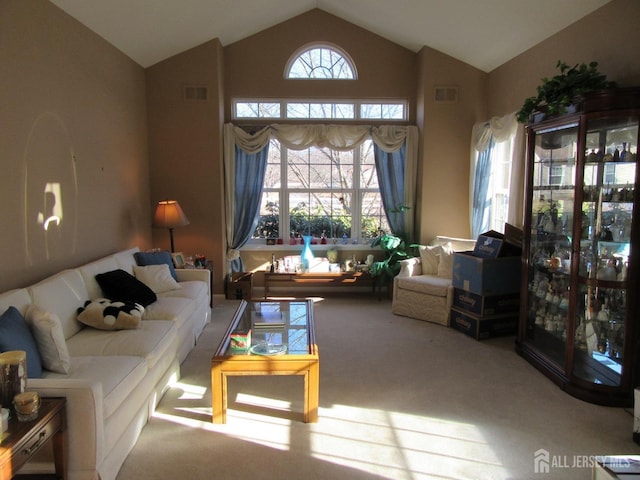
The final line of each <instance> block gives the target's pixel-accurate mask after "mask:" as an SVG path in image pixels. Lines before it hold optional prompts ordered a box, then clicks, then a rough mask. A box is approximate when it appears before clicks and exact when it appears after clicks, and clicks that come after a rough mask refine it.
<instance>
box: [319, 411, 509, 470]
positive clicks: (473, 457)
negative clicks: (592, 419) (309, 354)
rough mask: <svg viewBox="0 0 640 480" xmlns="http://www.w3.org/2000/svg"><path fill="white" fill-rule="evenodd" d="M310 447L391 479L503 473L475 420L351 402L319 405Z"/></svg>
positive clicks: (331, 459)
mask: <svg viewBox="0 0 640 480" xmlns="http://www.w3.org/2000/svg"><path fill="white" fill-rule="evenodd" d="M334 432H340V433H339V434H336V433H334ZM312 451H313V454H312V455H313V456H314V457H315V458H318V459H321V460H323V461H326V462H331V463H334V464H337V465H341V466H345V467H349V468H353V469H358V470H361V471H364V472H368V473H371V474H375V475H379V476H382V477H385V478H390V479H391V478H392V479H402V478H408V479H415V478H421V477H423V476H424V477H430V478H432V477H431V476H437V477H438V478H452V479H454V478H456V479H457V478H487V479H490V478H505V475H507V472H506V469H505V468H504V466H503V465H502V463H501V462H500V460H499V459H498V458H497V456H496V454H495V452H494V451H493V450H492V448H491V446H490V445H489V444H488V443H487V442H486V440H485V439H484V438H483V435H482V432H481V431H480V430H479V429H478V428H477V427H475V426H474V425H470V424H466V423H462V422H455V421H449V420H443V419H439V418H430V417H423V416H417V415H410V414H405V413H398V412H388V411H383V410H372V409H362V408H357V407H352V406H343V405H335V406H333V407H332V408H330V409H322V411H321V412H320V423H319V424H318V428H317V429H315V431H314V432H313V433H312Z"/></svg>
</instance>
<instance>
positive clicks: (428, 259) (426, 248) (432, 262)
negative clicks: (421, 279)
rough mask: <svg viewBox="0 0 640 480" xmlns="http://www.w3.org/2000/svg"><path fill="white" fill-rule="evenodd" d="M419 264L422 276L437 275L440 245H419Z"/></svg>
mask: <svg viewBox="0 0 640 480" xmlns="http://www.w3.org/2000/svg"><path fill="white" fill-rule="evenodd" d="M418 251H419V252H420V263H421V264H422V273H423V274H424V275H437V274H438V263H439V259H440V253H441V252H442V247H441V246H440V245H420V247H419V248H418Z"/></svg>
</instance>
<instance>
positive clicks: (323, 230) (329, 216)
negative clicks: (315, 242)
mask: <svg viewBox="0 0 640 480" xmlns="http://www.w3.org/2000/svg"><path fill="white" fill-rule="evenodd" d="M351 198H352V196H351V194H339V193H330V192H323V191H309V192H293V193H290V194H289V208H290V212H289V215H290V222H289V223H290V228H291V233H292V234H293V235H296V236H297V235H309V234H310V235H313V236H315V237H321V236H322V235H325V236H326V237H327V238H341V237H342V235H343V234H346V235H347V237H350V236H351V213H350V212H351V209H350V205H351Z"/></svg>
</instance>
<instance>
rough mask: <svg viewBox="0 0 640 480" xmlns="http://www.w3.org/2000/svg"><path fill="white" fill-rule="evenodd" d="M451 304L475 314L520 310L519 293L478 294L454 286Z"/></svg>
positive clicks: (494, 313) (497, 313)
mask: <svg viewBox="0 0 640 480" xmlns="http://www.w3.org/2000/svg"><path fill="white" fill-rule="evenodd" d="M453 306H454V307H457V308H459V309H460V310H464V311H467V312H469V313H473V314H476V315H501V314H504V313H511V314H514V313H515V314H518V312H519V310H520V293H519V292H516V293H504V294H500V295H478V294H477V293H473V292H468V291H466V290H462V289H461V288H454V289H453Z"/></svg>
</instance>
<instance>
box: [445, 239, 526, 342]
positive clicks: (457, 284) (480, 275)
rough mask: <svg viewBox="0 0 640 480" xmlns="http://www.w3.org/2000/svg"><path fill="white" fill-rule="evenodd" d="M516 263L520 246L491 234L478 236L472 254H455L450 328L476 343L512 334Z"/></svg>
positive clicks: (515, 325)
mask: <svg viewBox="0 0 640 480" xmlns="http://www.w3.org/2000/svg"><path fill="white" fill-rule="evenodd" d="M520 264H521V256H520V247H519V246H517V245H514V244H512V243H508V242H506V241H505V240H504V237H503V236H502V234H500V233H497V232H494V231H491V232H487V233H485V234H482V235H480V236H479V237H478V240H477V242H476V248H475V250H474V251H473V252H456V253H455V254H454V257H453V272H452V273H453V278H452V284H453V287H454V295H453V306H452V308H451V316H450V325H451V327H452V328H455V329H456V330H460V331H461V332H464V333H466V334H467V335H470V336H472V337H474V338H475V339H477V340H480V339H483V338H489V337H495V336H499V335H511V334H515V333H516V332H517V330H518V314H519V310H520V282H521V278H520Z"/></svg>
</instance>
